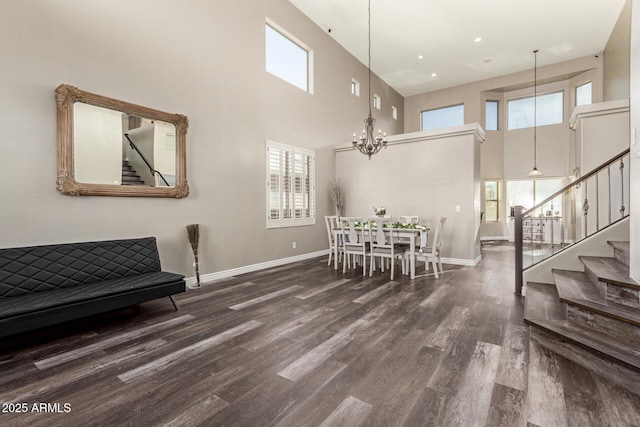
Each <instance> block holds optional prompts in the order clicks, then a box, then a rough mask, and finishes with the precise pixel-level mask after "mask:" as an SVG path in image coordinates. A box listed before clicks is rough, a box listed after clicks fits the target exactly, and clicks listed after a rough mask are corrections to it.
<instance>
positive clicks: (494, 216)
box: [484, 181, 500, 222]
mask: <svg viewBox="0 0 640 427" xmlns="http://www.w3.org/2000/svg"><path fill="white" fill-rule="evenodd" d="M499 196H500V193H499V181H485V182H484V220H485V221H486V222H497V221H498V220H499V219H500V207H499V206H500V204H499Z"/></svg>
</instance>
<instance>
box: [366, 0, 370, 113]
mask: <svg viewBox="0 0 640 427" xmlns="http://www.w3.org/2000/svg"><path fill="white" fill-rule="evenodd" d="M368 13H369V98H368V100H367V103H368V104H369V116H371V0H369V8H368Z"/></svg>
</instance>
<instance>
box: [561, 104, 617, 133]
mask: <svg viewBox="0 0 640 427" xmlns="http://www.w3.org/2000/svg"><path fill="white" fill-rule="evenodd" d="M628 112H629V99H618V100H615V101H607V102H599V103H597V104H587V105H578V106H577V107H575V108H574V109H573V113H572V114H571V119H570V120H569V127H570V128H571V129H572V130H576V128H577V126H578V122H579V121H580V119H584V118H586V117H595V116H606V115H607V114H618V113H628Z"/></svg>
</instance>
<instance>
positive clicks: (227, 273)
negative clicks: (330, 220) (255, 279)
mask: <svg viewBox="0 0 640 427" xmlns="http://www.w3.org/2000/svg"><path fill="white" fill-rule="evenodd" d="M328 255H329V249H323V250H321V251H317V252H309V253H307V254H302V255H296V256H292V257H288V258H280V259H274V260H272V261H266V262H261V263H258V264H252V265H245V266H242V267H237V268H232V269H230V270H224V271H217V272H215V273H209V274H203V275H202V276H200V282H201V284H202V285H203V286H204V285H207V284H209V282H213V281H216V280H221V279H227V278H229V277H233V276H238V275H240V274H245V273H251V272H254V271H259V270H264V269H266V268H272V267H279V266H281V265H285V264H291V263H294V262H299V261H305V260H308V259H312V258H317V257H321V256H328ZM418 259H421V258H420V257H418ZM481 259H482V256H481V255H479V256H478V258H476V259H475V260H472V259H460V258H442V262H443V263H445V264H454V265H463V266H466V267H475V266H477V265H478V263H479V262H480V260H481ZM421 260H422V261H424V259H421ZM185 282H186V284H187V290H189V287H190V286H194V285H195V284H196V278H195V277H187V278H185Z"/></svg>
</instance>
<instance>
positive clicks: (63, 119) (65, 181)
mask: <svg viewBox="0 0 640 427" xmlns="http://www.w3.org/2000/svg"><path fill="white" fill-rule="evenodd" d="M76 102H79V103H83V104H88V105H93V106H96V107H101V108H106V109H108V110H113V111H114V112H116V113H117V112H120V113H122V114H123V115H128V116H135V117H136V118H143V119H144V120H148V121H151V122H152V123H153V121H159V122H164V123H168V124H170V125H173V126H175V182H174V183H173V184H174V185H173V186H168V185H169V183H167V184H166V185H167V186H160V185H158V186H151V185H146V186H145V185H119V184H106V183H100V184H98V183H85V182H78V181H77V180H76V174H75V160H74V143H75V141H74V129H75V123H74V104H75V103H76ZM56 105H57V116H58V135H57V143H58V179H57V188H58V190H59V191H60V192H61V193H62V194H69V195H73V196H84V195H92V196H133V197H174V198H182V197H186V196H187V195H188V194H189V186H188V184H187V171H186V160H187V159H186V135H187V127H188V125H189V121H188V119H187V117H186V116H184V115H181V114H171V113H165V112H163V111H158V110H154V109H151V108H147V107H142V106H140V105H135V104H130V103H128V102H124V101H119V100H117V99H112V98H108V97H106V96H102V95H96V94H94V93H90V92H85V91H83V90H80V89H78V88H77V87H75V86H70V85H65V84H62V85H60V86H58V87H57V88H56ZM124 136H126V135H124ZM121 137H122V135H121ZM127 139H128V136H127ZM120 143H121V144H122V142H121V141H120ZM163 180H164V178H163ZM164 182H165V183H166V180H164Z"/></svg>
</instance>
